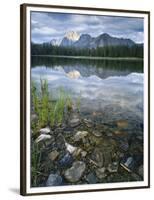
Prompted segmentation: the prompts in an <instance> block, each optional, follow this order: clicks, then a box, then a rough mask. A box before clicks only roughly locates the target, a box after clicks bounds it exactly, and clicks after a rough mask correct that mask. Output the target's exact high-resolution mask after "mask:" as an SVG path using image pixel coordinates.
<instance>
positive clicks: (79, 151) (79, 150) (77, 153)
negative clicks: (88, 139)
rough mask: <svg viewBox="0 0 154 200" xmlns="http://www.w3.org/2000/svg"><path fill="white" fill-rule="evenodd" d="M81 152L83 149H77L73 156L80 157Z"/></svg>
mask: <svg viewBox="0 0 154 200" xmlns="http://www.w3.org/2000/svg"><path fill="white" fill-rule="evenodd" d="M81 152H82V149H81V148H77V149H76V151H74V153H73V156H74V157H77V156H79V155H80V154H81Z"/></svg>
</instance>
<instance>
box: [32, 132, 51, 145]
mask: <svg viewBox="0 0 154 200" xmlns="http://www.w3.org/2000/svg"><path fill="white" fill-rule="evenodd" d="M51 138H52V137H51V135H47V134H41V135H40V136H39V137H38V138H37V139H36V140H35V142H36V143H39V142H42V141H46V140H50V139H51Z"/></svg>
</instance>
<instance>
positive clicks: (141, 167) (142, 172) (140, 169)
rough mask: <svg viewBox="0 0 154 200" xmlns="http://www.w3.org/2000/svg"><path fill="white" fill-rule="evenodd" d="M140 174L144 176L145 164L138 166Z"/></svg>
mask: <svg viewBox="0 0 154 200" xmlns="http://www.w3.org/2000/svg"><path fill="white" fill-rule="evenodd" d="M138 174H139V175H140V176H141V177H143V176H144V170H143V165H140V166H139V168H138Z"/></svg>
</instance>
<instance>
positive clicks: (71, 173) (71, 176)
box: [64, 161, 86, 183]
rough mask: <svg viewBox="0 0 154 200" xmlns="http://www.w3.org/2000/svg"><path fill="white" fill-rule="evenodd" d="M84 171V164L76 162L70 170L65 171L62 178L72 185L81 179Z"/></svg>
mask: <svg viewBox="0 0 154 200" xmlns="http://www.w3.org/2000/svg"><path fill="white" fill-rule="evenodd" d="M85 169H86V165H85V163H84V162H82V161H76V162H74V163H73V165H72V167H71V168H69V169H67V170H66V171H65V173H64V176H65V178H66V180H67V181H69V182H72V183H74V182H77V181H79V180H80V179H81V177H82V175H83V173H84V171H85Z"/></svg>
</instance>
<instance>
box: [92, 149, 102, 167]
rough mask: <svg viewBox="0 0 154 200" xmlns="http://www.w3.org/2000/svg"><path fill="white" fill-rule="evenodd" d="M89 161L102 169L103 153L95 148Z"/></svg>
mask: <svg viewBox="0 0 154 200" xmlns="http://www.w3.org/2000/svg"><path fill="white" fill-rule="evenodd" d="M91 160H92V161H94V163H96V165H97V166H98V167H102V166H103V164H104V159H103V152H102V151H100V149H98V148H96V149H95V150H94V152H93V153H92V156H91Z"/></svg>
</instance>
